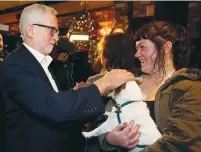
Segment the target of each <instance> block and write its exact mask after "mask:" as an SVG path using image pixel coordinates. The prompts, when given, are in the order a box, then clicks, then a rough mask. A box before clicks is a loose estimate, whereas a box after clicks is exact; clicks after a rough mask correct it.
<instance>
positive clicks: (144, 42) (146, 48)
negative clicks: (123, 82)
mask: <svg viewBox="0 0 201 152" xmlns="http://www.w3.org/2000/svg"><path fill="white" fill-rule="evenodd" d="M135 57H136V58H137V59H138V60H139V61H140V63H141V71H142V72H143V73H146V74H153V73H155V72H156V71H157V69H158V68H157V65H155V62H156V57H157V49H156V46H155V44H154V43H153V42H152V41H150V40H148V39H141V40H139V41H137V42H136V53H135Z"/></svg>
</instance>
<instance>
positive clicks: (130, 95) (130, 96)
mask: <svg viewBox="0 0 201 152" xmlns="http://www.w3.org/2000/svg"><path fill="white" fill-rule="evenodd" d="M108 96H110V97H112V98H113V99H114V100H115V101H116V102H117V103H118V104H123V103H125V102H127V101H142V99H143V96H142V91H141V89H140V87H139V85H138V84H137V83H136V81H129V82H127V83H126V84H124V85H122V86H121V87H119V88H117V89H115V90H114V91H113V92H112V93H110V94H109V95H108Z"/></svg>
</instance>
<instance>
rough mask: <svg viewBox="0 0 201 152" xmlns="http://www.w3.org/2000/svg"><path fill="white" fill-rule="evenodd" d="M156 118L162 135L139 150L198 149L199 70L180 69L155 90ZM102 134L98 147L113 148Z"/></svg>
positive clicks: (179, 151) (171, 151) (184, 151)
mask: <svg viewBox="0 0 201 152" xmlns="http://www.w3.org/2000/svg"><path fill="white" fill-rule="evenodd" d="M155 117H156V124H157V126H158V128H159V130H160V131H161V133H162V134H163V136H162V138H160V139H158V140H157V141H156V142H155V143H153V144H152V145H150V146H148V147H146V148H145V149H143V150H142V152H200V151H201V71H199V70H197V69H181V70H179V71H177V72H176V73H175V74H174V75H173V76H172V77H171V78H170V79H168V80H167V81H166V82H165V84H164V85H163V86H161V88H160V89H159V91H158V92H157V95H156V101H155ZM105 136H106V135H105ZM105 136H102V137H101V147H102V148H103V149H107V150H109V149H111V150H112V149H114V147H113V148H112V147H111V146H109V145H108V144H107V142H106V141H105V138H104V137H105Z"/></svg>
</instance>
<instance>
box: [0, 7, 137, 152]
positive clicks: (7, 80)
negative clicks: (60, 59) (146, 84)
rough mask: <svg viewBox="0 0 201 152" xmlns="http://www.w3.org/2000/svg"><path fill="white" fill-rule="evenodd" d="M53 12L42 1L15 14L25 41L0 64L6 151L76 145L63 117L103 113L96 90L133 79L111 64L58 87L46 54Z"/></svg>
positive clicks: (54, 33) (53, 150)
mask: <svg viewBox="0 0 201 152" xmlns="http://www.w3.org/2000/svg"><path fill="white" fill-rule="evenodd" d="M56 14H57V13H56V11H55V10H54V9H53V8H50V7H47V6H45V5H40V4H33V5H31V6H28V7H26V8H25V9H24V10H23V12H22V14H21V19H20V31H21V34H22V37H23V41H24V43H23V44H22V45H21V46H20V47H19V48H18V49H17V50H15V51H14V52H13V53H11V54H10V55H9V56H8V57H7V58H6V59H5V60H4V62H3V64H2V68H1V71H0V72H1V75H0V80H1V81H0V88H1V93H2V100H3V102H4V104H5V111H6V112H5V114H6V118H7V119H6V144H5V151H6V152H14V151H16V152H67V151H76V149H75V150H73V149H69V147H68V146H69V144H68V132H70V130H68V127H66V126H68V125H66V124H68V121H70V120H81V119H87V118H89V117H91V116H98V115H99V114H101V113H103V112H104V104H103V101H102V99H101V95H103V94H104V92H106V91H107V90H110V89H114V88H116V87H118V86H120V85H122V84H123V83H125V82H127V81H130V80H134V79H135V78H134V76H133V75H132V74H131V73H129V72H127V71H125V70H118V69H116V70H112V71H111V72H108V73H107V74H106V75H105V76H104V77H103V78H102V79H99V80H98V81H96V82H94V84H93V85H91V86H89V87H85V88H80V89H78V90H75V91H69V92H64V91H63V92H62V91H61V92H60V91H59V89H58V87H57V85H56V83H55V81H54V79H53V76H52V75H51V73H50V71H49V69H48V65H49V64H50V63H51V61H52V59H51V57H50V56H49V55H48V54H49V53H51V51H52V49H53V47H54V45H55V43H56V41H57V40H58V22H57V18H56ZM130 127H131V126H130ZM125 128H127V127H125ZM129 139H130V138H129ZM77 144H78V145H79V143H77ZM77 147H78V146H77ZM75 148H76V147H75Z"/></svg>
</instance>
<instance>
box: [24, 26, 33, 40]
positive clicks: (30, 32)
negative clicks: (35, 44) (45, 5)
mask: <svg viewBox="0 0 201 152" xmlns="http://www.w3.org/2000/svg"><path fill="white" fill-rule="evenodd" d="M26 35H27V36H28V37H30V38H33V36H34V28H33V25H27V27H26Z"/></svg>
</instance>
